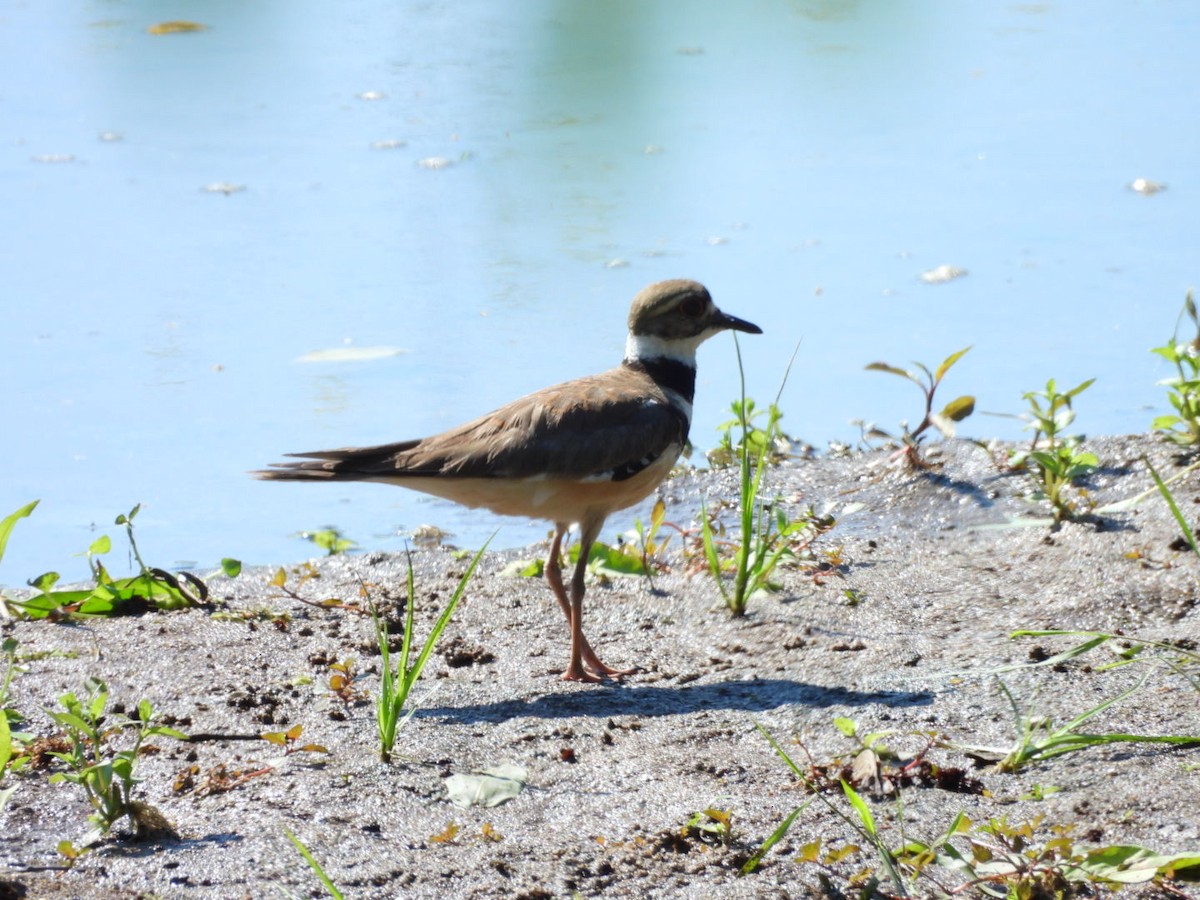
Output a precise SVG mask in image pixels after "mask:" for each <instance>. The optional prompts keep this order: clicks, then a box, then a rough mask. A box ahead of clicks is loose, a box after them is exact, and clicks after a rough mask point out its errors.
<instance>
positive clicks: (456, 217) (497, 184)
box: [0, 0, 1200, 585]
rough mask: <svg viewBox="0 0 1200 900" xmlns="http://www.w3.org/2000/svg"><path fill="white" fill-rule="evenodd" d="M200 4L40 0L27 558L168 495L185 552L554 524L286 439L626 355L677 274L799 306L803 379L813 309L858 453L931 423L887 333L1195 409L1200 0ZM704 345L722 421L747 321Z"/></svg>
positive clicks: (818, 428)
mask: <svg viewBox="0 0 1200 900" xmlns="http://www.w3.org/2000/svg"><path fill="white" fill-rule="evenodd" d="M165 9H167V7H164V6H163V5H161V4H156V3H149V2H135V0H92V2H86V0H81V2H78V3H73V4H51V3H41V2H33V0H28V2H17V0H0V59H2V60H3V61H4V70H5V77H4V79H3V83H0V192H2V197H3V202H2V204H0V218H2V221H3V223H4V224H3V233H2V237H3V239H2V241H0V267H2V271H3V273H4V276H3V286H2V287H0V378H2V382H0V383H2V384H3V387H4V391H3V397H4V401H3V403H4V406H3V412H4V422H5V423H6V424H5V426H4V433H5V437H4V439H3V440H2V441H0V463H2V467H3V471H4V478H3V480H2V481H0V515H3V514H6V513H8V512H10V511H12V510H14V509H16V508H17V507H19V506H21V505H23V504H24V503H26V502H28V501H30V500H32V499H35V498H40V499H41V501H42V502H41V506H40V507H39V508H38V509H37V510H36V511H35V513H34V514H33V516H32V517H31V518H30V519H28V520H25V521H23V522H21V523H20V524H19V525H18V526H17V529H16V531H15V532H14V534H13V537H12V539H11V541H10V544H9V548H8V553H7V556H6V558H5V559H4V562H3V566H2V567H0V583H5V584H10V585H12V584H20V583H22V582H24V580H25V579H26V578H28V577H31V576H33V575H35V574H37V573H40V572H42V571H45V570H47V569H56V570H58V571H61V572H62V573H63V575H64V577H68V578H72V577H73V578H79V577H82V576H83V575H84V574H85V572H86V569H85V565H84V562H83V561H82V560H81V559H78V558H76V557H75V556H74V555H73V554H76V553H78V552H79V551H81V550H83V549H84V548H85V547H87V545H88V544H89V543H90V542H91V541H92V540H93V539H94V538H95V537H96V536H97V535H98V534H99V533H102V532H107V533H111V534H112V535H113V537H114V540H115V543H116V544H117V545H118V546H119V545H121V543H122V541H121V540H119V538H120V535H119V533H118V532H119V529H117V528H115V527H113V526H112V525H111V523H112V521H113V518H114V517H115V516H116V515H117V514H118V513H120V512H125V511H127V510H128V509H129V508H130V507H131V506H132V505H133V504H134V503H137V502H141V503H143V509H142V512H141V514H140V516H139V518H138V520H137V525H138V535H139V545H140V546H141V548H142V550H143V554H144V556H145V557H146V558H147V559H148V560H149V561H150V562H151V563H153V564H157V565H164V566H166V565H181V564H193V565H196V566H200V567H207V566H211V565H213V564H215V562H216V561H217V560H218V559H220V558H221V557H222V556H234V557H238V558H241V559H243V560H245V561H246V562H247V563H254V564H279V563H283V562H288V561H293V560H296V559H299V558H303V557H305V556H307V555H309V554H310V545H308V544H307V543H304V542H303V541H301V540H299V539H298V538H297V537H296V536H295V535H296V533H297V532H298V531H300V530H302V529H313V528H319V527H322V526H326V525H335V526H337V527H339V528H341V529H342V530H343V531H344V532H345V533H346V534H347V535H348V536H350V537H351V538H353V539H355V540H357V541H358V542H359V543H360V544H361V545H363V546H364V547H370V548H374V547H380V548H385V549H398V548H399V547H401V546H403V538H402V537H401V536H400V535H402V534H403V533H404V532H406V531H407V530H410V529H412V528H414V527H415V526H417V525H419V524H421V523H425V522H430V523H433V524H436V525H439V526H441V527H443V528H446V529H448V530H450V531H452V532H454V533H455V534H456V540H457V542H459V543H462V544H465V545H477V544H478V543H479V542H480V541H481V540H482V539H483V537H485V536H486V535H488V534H490V533H491V532H492V531H493V530H494V529H495V528H496V527H497V526H498V525H502V526H503V527H502V530H501V532H500V535H499V536H498V538H497V546H516V545H523V544H526V543H529V542H531V541H534V540H537V539H539V538H541V537H542V536H543V534H544V533H545V531H546V526H544V525H542V524H526V523H524V522H521V521H516V520H497V519H494V518H491V517H490V516H487V515H484V514H478V513H468V514H464V513H463V512H462V511H460V510H458V509H457V508H455V507H453V506H452V505H449V504H446V503H443V502H441V501H435V500H430V499H426V498H423V497H421V496H419V495H414V494H410V493H408V492H406V491H400V490H390V489H384V488H382V487H378V486H373V485H351V486H340V485H339V486H331V487H324V486H313V487H307V486H290V485H281V484H270V483H261V482H256V481H253V480H251V479H249V478H248V477H247V476H246V475H245V472H246V471H247V470H249V469H253V468H257V467H260V466H262V465H264V464H266V463H268V462H271V461H275V460H277V459H279V458H280V455H281V454H282V453H284V452H287V451H294V450H308V449H314V448H321V447H329V446H342V445H348V444H367V443H380V442H385V441H391V440H398V439H401V438H407V437H415V436H419V435H422V434H426V433H429V432H432V431H435V430H439V429H441V428H444V427H447V426H449V425H452V424H455V423H457V422H459V421H462V420H464V419H466V418H468V417H471V416H474V415H477V414H480V413H483V412H486V411H487V410H489V409H491V408H493V407H495V406H496V405H498V404H500V403H502V402H504V401H505V400H508V399H510V398H512V397H514V396H516V395H519V394H522V393H525V392H528V391H530V390H533V389H536V388H539V387H542V386H544V385H546V384H549V383H553V382H556V381H561V380H565V379H567V378H570V377H574V376H577V375H582V374H586V373H590V372H593V371H598V370H601V369H604V368H607V367H608V366H610V365H612V364H614V363H615V362H616V361H617V360H618V359H619V358H620V355H621V351H622V347H623V343H624V333H623V331H624V319H625V314H626V310H627V306H628V302H629V299H630V298H631V297H632V295H633V294H634V293H635V292H636V291H637V290H638V289H639V288H641V287H642V286H644V285H645V284H647V283H649V282H652V281H655V280H658V279H661V278H667V277H679V276H685V277H692V278H696V279H699V280H701V281H703V282H705V283H706V284H707V285H708V286H709V287H710V288H711V290H712V292H713V294H714V296H715V298H716V300H717V302H718V303H719V304H720V305H721V306H722V307H723V308H725V309H726V310H728V311H730V312H732V313H735V314H737V315H739V316H742V317H745V318H747V319H750V320H751V321H754V322H756V323H758V324H759V325H761V326H762V327H763V329H764V331H765V334H764V335H762V336H761V337H744V338H743V339H742V342H741V346H742V349H743V351H744V352H745V355H746V367H747V379H748V391H749V393H750V394H751V395H752V396H754V397H756V398H759V399H760V401H761V402H765V401H767V400H769V399H770V398H771V396H772V395H773V394H774V392H775V390H776V388H777V386H778V383H779V379H780V378H781V376H782V374H783V370H784V367H785V365H786V363H787V360H788V358H789V356H790V355H791V352H792V350H793V348H794V347H795V345H796V344H797V342H798V341H802V342H803V343H802V344H801V349H800V354H799V356H798V359H797V363H796V367H795V369H794V370H793V372H792V376H791V379H790V382H789V383H788V386H787V389H786V391H785V393H784V395H783V399H782V403H781V405H782V407H783V409H784V411H785V413H786V418H785V420H784V424H785V426H786V428H787V430H788V431H789V432H790V433H792V434H793V435H795V436H796V437H798V438H800V439H803V440H806V441H810V442H812V443H813V444H815V445H817V446H818V447H823V446H824V445H825V444H826V443H827V442H828V441H830V440H839V441H847V442H854V441H855V440H857V438H858V434H859V431H858V428H857V427H856V426H854V425H851V424H850V421H851V420H852V419H856V418H861V419H866V420H869V421H875V422H878V423H879V424H880V425H881V426H883V427H889V428H894V427H895V425H896V424H897V423H898V422H899V420H900V419H904V418H907V419H910V420H916V419H918V418H919V417H920V412H921V409H920V401H921V398H920V396H919V395H918V393H917V391H916V390H915V389H914V388H913V387H912V386H911V385H907V384H905V383H904V382H902V381H901V380H899V379H896V378H893V377H891V376H888V375H884V374H879V373H874V372H866V371H864V369H863V367H864V365H866V364H867V363H869V362H872V361H874V360H879V359H882V360H886V361H888V362H891V363H895V364H901V365H907V364H908V363H909V362H910V361H911V360H921V361H924V362H926V363H929V364H931V365H936V364H937V363H938V362H940V360H941V359H942V358H943V357H944V356H946V355H947V354H948V353H950V352H951V351H953V350H957V349H959V348H961V347H965V346H967V345H973V349H972V350H971V352H970V353H969V354H968V355H967V356H966V357H964V358H963V360H962V361H961V362H960V363H959V364H958V365H957V366H956V367H955V368H954V370H953V371H952V372H951V374H950V375H949V376H948V378H947V381H946V384H945V385H944V388H943V390H944V392H945V397H944V399H945V400H949V399H950V398H951V397H953V396H954V395H956V394H957V393H973V394H975V395H976V396H977V397H978V409H979V410H981V411H990V412H996V413H1010V414H1011V413H1015V412H1018V411H1019V410H1020V409H1021V408H1022V405H1023V403H1022V400H1021V395H1022V393H1023V392H1025V391H1028V390H1033V389H1036V388H1039V387H1041V386H1042V385H1044V383H1045V381H1046V379H1047V378H1051V377H1054V378H1056V379H1058V380H1059V382H1060V384H1064V385H1066V384H1070V385H1073V384H1075V383H1077V382H1079V381H1082V380H1083V379H1085V378H1090V377H1093V376H1094V377H1096V378H1097V381H1096V384H1095V385H1094V386H1093V387H1092V388H1091V389H1090V390H1089V391H1088V392H1087V393H1085V394H1084V395H1082V396H1081V397H1080V398H1079V400H1078V402H1077V407H1076V408H1077V410H1078V420H1077V426H1078V428H1079V429H1080V430H1083V431H1086V432H1089V433H1101V432H1106V433H1118V432H1136V431H1145V430H1146V429H1147V428H1148V427H1149V423H1150V421H1151V419H1152V418H1153V416H1154V415H1155V414H1157V413H1160V412H1165V411H1166V397H1165V393H1164V391H1163V389H1162V388H1161V387H1158V386H1156V381H1157V380H1158V379H1160V378H1163V377H1166V376H1167V375H1168V374H1169V372H1168V371H1167V369H1166V365H1165V363H1163V362H1162V361H1160V360H1159V359H1158V358H1157V357H1155V356H1153V355H1151V354H1150V353H1149V352H1148V349H1149V348H1150V347H1152V346H1155V345H1158V344H1161V343H1163V342H1165V341H1166V340H1167V339H1168V338H1169V336H1170V335H1171V332H1172V328H1173V326H1174V322H1175V318H1176V315H1177V313H1178V311H1179V309H1180V306H1181V304H1182V301H1183V298H1184V295H1185V292H1186V290H1187V289H1188V288H1189V286H1191V285H1193V284H1195V283H1196V282H1197V281H1198V280H1200V254H1198V251H1197V245H1198V243H1200V242H1198V241H1197V235H1198V234H1200V227H1198V225H1200V222H1198V221H1197V220H1198V212H1197V211H1198V210H1200V202H1198V200H1200V194H1198V190H1200V114H1198V109H1197V106H1198V103H1197V94H1196V90H1195V72H1194V59H1195V46H1196V41H1197V38H1198V37H1200V28H1198V26H1200V6H1198V5H1196V4H1191V3H1182V2H1140V3H1139V2H1133V3H1131V2H1128V0H1124V2H1094V3H1087V4H1080V3H1053V2H1048V3H1032V4H1030V3H1026V4H1014V3H966V4H964V3H958V2H950V0H945V2H933V0H920V2H917V0H913V2H888V3H866V2H857V0H796V2H769V3H768V2H747V3H736V4H733V3H728V2H699V0H695V2H680V3H671V4H665V3H645V2H640V0H621V2H607V0H597V2H586V3H585V2H558V3H555V2H540V3H538V2H527V3H524V2H523V3H519V4H493V3H486V2H465V3H449V2H428V0H426V2H395V0H361V2H355V3H351V4H333V3H313V2H306V3H295V2H287V3H283V2H266V0H261V2H256V3H244V2H240V0H208V2H204V3H195V2H192V3H186V2H185V3H181V4H174V5H171V7H170V15H172V16H178V17H180V18H192V17H194V20H195V21H196V22H199V23H201V24H203V25H204V26H205V28H204V30H202V31H197V32H193V33H174V34H152V33H150V31H149V30H148V29H149V28H150V27H151V26H154V25H155V24H157V23H159V22H160V21H161V20H162V19H163V18H164V10H165ZM1138 178H1143V179H1149V180H1151V181H1153V182H1156V183H1159V184H1164V185H1165V186H1166V189H1165V190H1162V191H1159V192H1157V193H1153V194H1145V193H1139V192H1137V191H1134V190H1132V189H1131V188H1130V185H1131V184H1132V183H1133V182H1134V180H1135V179H1138ZM939 266H949V267H954V268H957V269H962V270H965V271H966V273H967V274H965V275H963V276H962V277H958V278H955V279H953V280H950V281H948V282H946V283H940V284H929V283H925V282H924V281H923V280H922V278H921V275H922V273H924V272H928V271H931V270H934V269H936V268H937V267H939ZM364 350H366V351H370V352H366V353H361V351H364ZM315 351H351V352H349V353H346V352H342V353H319V352H315ZM355 352H359V355H361V356H363V357H366V358H351V359H339V358H337V357H338V356H345V355H349V356H351V357H354V356H355ZM331 357H332V358H331ZM700 365H701V371H700V380H699V386H698V395H697V404H696V419H695V423H694V426H693V433H692V437H693V441H694V442H695V443H696V444H697V445H698V447H700V448H705V447H710V446H712V445H714V444H715V443H716V432H715V426H716V425H717V424H719V423H720V422H721V421H722V420H723V419H724V418H725V411H726V409H727V406H728V403H729V401H730V400H731V399H733V397H735V396H736V393H737V366H736V359H735V355H734V347H733V343H732V340H731V339H729V338H727V337H721V338H719V339H716V340H714V341H712V342H710V343H709V344H707V345H706V346H705V348H704V349H703V350H702V351H701V355H700ZM962 432H963V433H965V434H968V435H972V436H981V437H983V436H1000V437H1017V436H1018V435H1019V434H1020V433H1021V432H1020V423H1019V422H1016V421H1015V420H1011V419H1005V418H994V417H985V416H983V415H982V414H981V413H977V414H976V416H975V417H973V418H972V419H970V420H968V421H967V422H966V423H964V425H963V428H962ZM816 499H819V498H816ZM632 518H633V513H631V514H630V515H629V516H628V517H626V518H625V519H623V520H619V519H618V517H614V520H613V521H611V522H610V523H609V525H608V526H607V528H606V536H607V537H609V538H611V536H612V535H613V534H615V533H616V532H617V531H618V530H621V529H623V528H626V527H628V525H629V524H630V522H631V521H632ZM119 555H120V551H117V552H114V554H113V556H119ZM113 568H115V569H120V568H121V566H120V565H119V564H114V566H113Z"/></svg>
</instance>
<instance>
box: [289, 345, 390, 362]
mask: <svg viewBox="0 0 1200 900" xmlns="http://www.w3.org/2000/svg"><path fill="white" fill-rule="evenodd" d="M402 353H408V351H407V350H404V349H402V348H400V347H330V348H328V349H326V350H313V351H312V352H311V353H305V354H304V355H303V356H298V357H296V362H302V363H314V362H365V361H368V360H372V359H386V358H387V357H389V356H399V355H400V354H402Z"/></svg>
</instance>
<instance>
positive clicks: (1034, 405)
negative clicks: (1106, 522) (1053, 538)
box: [1010, 378, 1100, 523]
mask: <svg viewBox="0 0 1200 900" xmlns="http://www.w3.org/2000/svg"><path fill="white" fill-rule="evenodd" d="M1095 380H1096V379H1094V378H1089V379H1088V380H1087V381H1085V382H1083V383H1082V384H1078V385H1076V386H1075V387H1073V388H1071V390H1069V391H1065V392H1061V391H1059V390H1058V386H1057V385H1056V384H1055V382H1054V379H1053V378H1051V379H1050V380H1049V381H1047V382H1046V389H1045V390H1044V391H1028V392H1026V393H1025V394H1024V398H1025V400H1026V401H1027V402H1028V403H1029V412H1028V413H1027V414H1026V415H1025V416H1024V418H1026V419H1027V420H1028V424H1027V425H1026V428H1028V429H1031V430H1032V431H1033V433H1034V434H1033V441H1032V442H1031V443H1030V445H1029V449H1028V450H1025V451H1019V452H1014V453H1013V454H1012V457H1011V459H1010V463H1011V465H1012V466H1013V467H1014V468H1018V469H1024V470H1025V471H1026V472H1028V473H1029V476H1030V478H1032V479H1033V482H1034V485H1035V493H1034V498H1035V499H1038V500H1046V501H1047V502H1048V503H1049V504H1050V509H1051V511H1052V513H1053V515H1054V521H1055V522H1056V523H1057V522H1062V521H1063V520H1064V519H1073V518H1075V517H1077V516H1079V515H1081V514H1084V513H1086V512H1090V511H1091V508H1092V504H1091V502H1090V501H1089V500H1088V497H1087V494H1086V492H1083V491H1076V492H1077V493H1078V497H1077V498H1072V497H1071V496H1070V493H1071V490H1072V489H1073V488H1074V486H1075V482H1076V481H1077V480H1078V479H1080V478H1083V477H1084V476H1085V475H1090V474H1091V473H1092V472H1094V471H1095V470H1096V468H1097V467H1098V466H1099V465H1100V460H1099V459H1098V458H1097V457H1096V454H1095V453H1090V452H1087V451H1084V450H1081V449H1080V444H1081V443H1082V439H1081V438H1079V437H1077V436H1073V435H1067V434H1065V431H1066V429H1067V428H1069V427H1070V426H1071V423H1072V422H1074V421H1075V410H1074V409H1073V408H1072V403H1073V401H1074V399H1075V398H1076V397H1078V396H1079V395H1080V394H1081V393H1083V392H1084V391H1085V390H1087V389H1088V388H1089V387H1091V386H1092V383H1093V382H1094V381H1095Z"/></svg>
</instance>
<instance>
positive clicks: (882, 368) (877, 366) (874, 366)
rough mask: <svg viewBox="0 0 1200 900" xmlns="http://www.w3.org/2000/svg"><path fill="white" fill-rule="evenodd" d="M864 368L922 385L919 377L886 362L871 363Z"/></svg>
mask: <svg viewBox="0 0 1200 900" xmlns="http://www.w3.org/2000/svg"><path fill="white" fill-rule="evenodd" d="M864 368H865V369H866V370H867V371H868V372H887V373H889V374H891V375H899V376H900V377H901V378H907V379H908V380H909V381H912V382H915V383H916V384H921V382H920V381H919V380H918V379H917V377H916V376H915V375H913V373H912V372H908V371H906V370H904V369H901V368H897V367H896V366H889V365H888V364H887V363H885V362H873V363H870V364H869V365H867V366H865V367H864ZM922 389H924V386H923V385H922Z"/></svg>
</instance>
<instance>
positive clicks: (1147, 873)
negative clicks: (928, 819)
mask: <svg viewBox="0 0 1200 900" xmlns="http://www.w3.org/2000/svg"><path fill="white" fill-rule="evenodd" d="M1044 821H1045V817H1044V816H1041V815H1038V816H1034V817H1033V818H1032V819H1029V820H1028V821H1024V822H1017V823H1010V822H1009V821H1008V818H1007V817H1004V816H1002V817H1000V818H998V819H990V820H989V821H988V822H986V823H982V824H979V825H976V824H975V823H973V822H971V820H970V819H968V818H966V816H964V815H963V814H962V813H959V814H958V817H957V818H956V819H955V820H954V824H953V825H952V827H951V828H950V829H949V830H948V831H947V832H946V834H945V835H944V836H943V839H942V841H941V843H940V845H936V844H935V845H930V846H926V845H924V844H922V843H920V842H919V841H914V842H911V843H909V844H907V845H906V846H905V847H903V848H902V849H901V850H900V851H899V853H898V859H899V860H900V861H901V863H902V864H903V865H905V866H906V867H907V868H911V869H913V870H914V871H915V872H916V873H917V874H929V870H930V868H931V867H932V865H933V864H934V863H935V862H936V864H937V865H938V866H940V867H943V868H945V869H947V870H949V871H950V872H956V873H959V874H960V875H963V876H966V877H967V879H968V881H966V882H965V883H963V884H962V885H960V886H958V887H954V888H951V889H949V891H948V893H949V894H952V895H953V894H960V893H961V892H962V891H964V890H966V889H968V888H972V887H974V888H978V889H979V890H980V891H981V892H982V893H983V894H984V896H990V897H1009V898H1014V900H1021V898H1041V897H1047V898H1049V897H1075V896H1085V894H1084V893H1083V892H1084V891H1087V890H1088V889H1087V887H1085V886H1088V885H1091V886H1098V885H1105V886H1108V887H1111V888H1112V889H1113V890H1116V889H1118V888H1119V887H1120V886H1121V885H1129V884H1145V883H1148V882H1152V881H1153V882H1157V883H1159V884H1160V885H1162V884H1164V883H1169V882H1173V881H1174V880H1175V879H1177V878H1180V877H1182V878H1188V879H1191V880H1194V879H1195V878H1196V877H1197V875H1198V874H1200V855H1197V854H1196V853H1179V854H1174V855H1169V856H1166V855H1162V854H1158V853H1155V852H1154V851H1152V850H1148V849H1146V848H1145V847H1136V846H1120V845H1117V846H1109V847H1096V848H1092V849H1088V848H1086V847H1082V846H1080V845H1079V844H1077V843H1076V841H1075V837H1074V833H1073V832H1074V830H1075V826H1074V825H1070V824H1066V825H1053V824H1052V825H1045V826H1044V825H1043V823H1044ZM1045 831H1048V832H1049V837H1042V836H1041V834H1040V833H1039V832H1045ZM955 841H957V842H959V843H965V844H966V847H965V850H964V849H960V847H959V846H957V845H956V844H955V843H953V842H955ZM941 893H947V891H946V890H945V889H943V891H942V892H941ZM1170 895H1171V896H1184V895H1183V894H1181V893H1180V892H1179V891H1177V890H1174V889H1172V890H1170ZM1086 896H1097V894H1096V893H1095V891H1094V889H1093V890H1091V891H1088V892H1087V893H1086Z"/></svg>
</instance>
